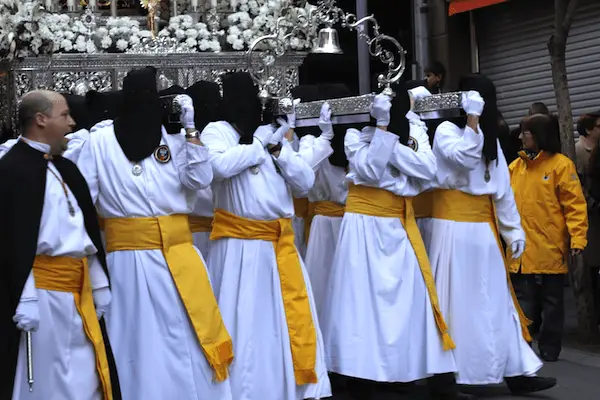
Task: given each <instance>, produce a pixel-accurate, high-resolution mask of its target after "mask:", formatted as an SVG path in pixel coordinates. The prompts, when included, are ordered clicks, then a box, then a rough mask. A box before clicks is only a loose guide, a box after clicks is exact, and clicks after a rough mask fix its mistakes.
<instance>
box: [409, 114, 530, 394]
mask: <svg viewBox="0 0 600 400" xmlns="http://www.w3.org/2000/svg"><path fill="white" fill-rule="evenodd" d="M482 149H483V134H482V133H479V134H476V133H475V132H474V131H473V130H472V129H470V128H468V127H467V128H465V130H464V133H463V130H462V129H460V128H458V127H457V126H456V125H454V124H453V123H451V122H444V123H442V124H441V125H440V126H439V127H438V129H437V131H436V134H435V139H434V146H433V152H434V154H435V155H436V158H437V160H438V171H437V175H436V178H435V179H433V180H431V181H430V182H429V183H428V187H427V189H429V188H434V189H435V188H441V189H457V190H460V191H462V192H465V193H469V194H472V195H476V196H479V195H491V196H492V199H493V201H494V203H495V207H496V213H497V217H498V222H499V228H500V233H501V235H502V236H503V238H504V240H505V241H506V242H507V243H508V245H509V246H510V243H512V242H513V241H515V240H524V239H525V233H524V232H523V230H522V229H521V219H520V216H519V212H518V211H517V207H516V205H515V200H514V196H513V192H512V189H511V187H510V177H509V172H508V167H507V165H506V159H505V158H504V154H503V153H502V150H501V148H500V144H498V160H497V161H492V162H491V163H490V165H489V172H490V176H491V179H490V181H489V182H485V180H484V176H485V170H486V166H485V161H484V160H483V158H482ZM419 227H420V229H421V234H422V236H423V241H424V242H425V246H426V247H427V251H428V254H429V259H430V261H431V267H432V269H433V272H434V277H435V283H436V286H437V289H438V296H439V300H440V307H441V309H442V313H443V314H444V317H445V318H446V322H447V324H448V327H449V330H450V334H451V336H452V339H454V343H455V344H456V349H455V350H454V354H455V357H456V363H457V366H458V377H457V381H458V383H460V384H472V385H483V384H494V383H500V382H502V381H503V380H504V377H512V376H519V375H531V374H534V373H535V372H536V371H538V370H539V369H540V368H541V366H542V363H541V361H540V360H539V359H538V357H537V356H536V355H535V353H534V352H533V350H532V349H531V347H529V345H528V344H527V342H526V341H525V340H524V339H523V336H522V332H521V325H520V322H519V316H518V314H517V311H516V309H515V305H514V303H513V299H512V297H511V295H510V292H509V286H508V281H507V275H506V269H505V265H504V261H503V257H504V255H503V254H502V252H501V249H499V248H498V243H497V240H496V237H495V236H494V233H493V231H492V229H491V227H490V225H489V223H470V222H454V221H449V220H442V219H432V218H426V219H421V220H420V221H419Z"/></svg>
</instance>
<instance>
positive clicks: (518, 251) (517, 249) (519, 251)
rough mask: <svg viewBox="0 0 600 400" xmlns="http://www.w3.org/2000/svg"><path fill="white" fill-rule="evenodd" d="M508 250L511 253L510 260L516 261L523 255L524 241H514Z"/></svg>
mask: <svg viewBox="0 0 600 400" xmlns="http://www.w3.org/2000/svg"><path fill="white" fill-rule="evenodd" d="M510 250H511V252H512V258H513V259H515V260H516V259H517V258H520V257H521V256H522V255H523V252H524V251H525V241H524V240H515V241H514V242H512V243H511V244H510Z"/></svg>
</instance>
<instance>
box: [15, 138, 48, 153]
mask: <svg viewBox="0 0 600 400" xmlns="http://www.w3.org/2000/svg"><path fill="white" fill-rule="evenodd" d="M19 139H21V140H22V141H24V142H25V143H27V144H28V145H29V146H31V147H33V148H34V149H36V150H37V151H41V152H42V153H45V154H49V153H50V145H49V144H46V143H40V142H36V141H33V140H31V139H27V138H26V137H23V136H19Z"/></svg>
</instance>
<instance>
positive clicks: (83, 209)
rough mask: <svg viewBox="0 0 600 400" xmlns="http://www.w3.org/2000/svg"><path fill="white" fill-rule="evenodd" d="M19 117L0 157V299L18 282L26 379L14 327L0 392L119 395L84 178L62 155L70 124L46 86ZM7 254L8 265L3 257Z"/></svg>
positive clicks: (68, 397)
mask: <svg viewBox="0 0 600 400" xmlns="http://www.w3.org/2000/svg"><path fill="white" fill-rule="evenodd" d="M19 123H20V131H21V132H22V136H20V137H19V138H18V139H17V140H16V141H15V142H14V143H13V145H12V146H11V147H10V148H9V149H8V150H7V152H6V153H5V154H4V156H3V157H2V159H1V160H0V171H1V172H0V176H1V177H2V178H1V179H2V185H1V186H2V188H4V190H3V191H2V195H1V196H0V197H1V199H2V207H0V208H1V209H2V210H3V211H2V215H1V216H0V219H1V220H2V227H3V229H5V230H6V232H7V234H8V237H7V238H4V239H3V241H2V242H3V244H2V249H1V250H2V255H3V258H2V262H1V263H0V264H1V265H2V271H3V272H2V279H1V280H0V281H1V282H2V288H1V291H2V293H3V295H7V297H8V296H9V295H11V294H14V293H15V292H18V291H20V290H21V289H22V292H21V293H20V298H19V300H18V306H17V307H16V311H15V315H14V318H13V320H14V322H15V323H16V326H17V328H18V329H19V330H20V331H23V332H30V333H31V336H32V347H31V350H32V361H33V364H32V367H33V379H34V380H33V382H29V380H28V355H27V351H26V340H25V335H22V336H21V340H20V344H19V348H18V358H17V360H16V372H15V375H14V381H13V382H10V384H8V383H7V382H6V381H7V380H8V379H10V378H12V376H6V375H5V376H3V377H2V378H1V381H2V385H1V386H2V389H1V390H0V394H1V396H0V397H1V398H3V399H9V398H12V400H25V399H27V400H53V399H57V400H58V399H61V400H102V399H103V400H111V399H120V393H119V387H118V379H116V372H115V371H114V361H113V359H112V355H111V354H110V347H109V346H108V345H107V342H106V341H105V339H106V338H105V337H104V335H103V333H104V332H103V328H102V327H101V326H102V325H103V322H102V323H99V319H100V320H101V319H102V318H103V315H104V313H105V312H106V310H107V308H108V306H109V304H110V301H111V291H110V287H109V280H108V277H107V274H106V273H105V270H104V267H105V261H104V253H103V250H102V247H101V242H100V233H99V229H98V226H97V217H96V214H95V210H94V207H93V204H92V202H91V198H90V195H89V191H88V189H87V186H86V185H85V180H84V179H83V177H82V176H81V174H80V172H79V171H78V170H77V167H76V166H75V165H74V164H73V163H72V162H70V161H69V160H67V159H65V158H63V157H61V153H62V152H63V150H64V146H65V144H66V143H65V138H64V135H65V133H67V132H69V131H70V130H71V128H72V127H73V126H74V125H75V123H74V122H73V119H72V118H71V116H70V114H69V107H68V104H67V102H66V100H65V98H64V97H63V96H61V95H60V94H58V93H54V92H49V91H33V92H30V93H28V94H26V95H25V96H24V97H23V98H22V100H21V102H20V105H19ZM10 179H12V183H10V182H8V181H9V180H10ZM24 181H25V182H28V183H27V185H25V186H27V187H28V188H27V189H26V190H25V192H24V193H23V190H21V189H19V187H24V186H23V182H24ZM8 188H10V190H8ZM11 199H12V205H11V206H10V207H8V204H11V203H10V201H11ZM5 206H6V208H5ZM23 211H24V212H25V213H26V214H23ZM7 213H10V216H7V215H6V214H7ZM15 224H18V226H17V225H15ZM94 224H95V225H94ZM15 252H16V253H18V254H15ZM29 252H31V254H28V253H29ZM8 260H11V261H10V265H5V263H4V262H5V261H8ZM9 270H10V272H9ZM27 271H29V272H27ZM21 279H22V282H19V281H21ZM23 283H24V285H23ZM4 299H5V298H4V297H3V301H4ZM3 310H4V308H3ZM3 318H4V317H3ZM0 330H1V331H2V334H1V336H2V340H1V341H2V348H3V349H6V348H5V347H4V345H5V343H4V339H5V337H6V336H5V335H8V334H9V330H8V328H7V327H6V326H5V325H4V323H2V327H1V329H0ZM11 353H12V351H11V350H10V349H9V351H8V352H4V351H3V355H2V358H3V360H2V364H3V366H4V363H9V362H12V360H11V358H12V357H11ZM13 370H14V368H13ZM2 371H4V373H6V374H10V372H9V371H8V370H6V369H4V368H2ZM4 373H3V375H4ZM5 383H7V385H5ZM31 384H33V385H31ZM11 388H12V393H7V390H10V389H11Z"/></svg>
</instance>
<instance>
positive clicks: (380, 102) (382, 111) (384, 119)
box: [371, 94, 392, 126]
mask: <svg viewBox="0 0 600 400" xmlns="http://www.w3.org/2000/svg"><path fill="white" fill-rule="evenodd" d="M391 109H392V98H391V97H390V96H386V95H384V94H378V95H377V96H375V98H374V99H373V104H371V116H372V117H373V118H375V119H376V120H377V126H388V125H389V124H390V110H391Z"/></svg>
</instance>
